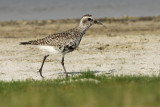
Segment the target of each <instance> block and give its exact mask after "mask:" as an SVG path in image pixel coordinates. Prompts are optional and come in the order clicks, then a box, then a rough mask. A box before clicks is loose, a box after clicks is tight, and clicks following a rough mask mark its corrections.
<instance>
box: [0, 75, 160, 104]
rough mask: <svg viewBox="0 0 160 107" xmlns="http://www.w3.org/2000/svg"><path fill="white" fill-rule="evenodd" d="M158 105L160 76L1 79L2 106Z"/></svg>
mask: <svg viewBox="0 0 160 107" xmlns="http://www.w3.org/2000/svg"><path fill="white" fill-rule="evenodd" d="M7 106H10V107H64V106H65V107H135V106H136V107H158V106H160V77H131V76H125V77H123V76H121V77H113V76H110V77H105V76H95V75H94V74H93V73H90V72H86V73H82V75H80V76H77V77H70V78H68V79H57V80H42V81H31V80H29V81H12V82H0V107H7Z"/></svg>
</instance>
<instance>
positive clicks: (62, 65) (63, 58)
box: [61, 55, 68, 78]
mask: <svg viewBox="0 0 160 107" xmlns="http://www.w3.org/2000/svg"><path fill="white" fill-rule="evenodd" d="M61 64H62V66H63V69H64V72H65V74H66V78H67V77H68V74H67V71H66V68H65V66H64V55H63V56H62V62H61Z"/></svg>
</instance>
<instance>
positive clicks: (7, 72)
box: [0, 34, 160, 81]
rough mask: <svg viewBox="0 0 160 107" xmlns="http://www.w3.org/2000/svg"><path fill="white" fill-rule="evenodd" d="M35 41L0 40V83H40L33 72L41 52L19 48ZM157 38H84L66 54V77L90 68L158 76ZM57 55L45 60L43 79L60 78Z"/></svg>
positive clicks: (159, 47) (159, 50) (159, 45)
mask: <svg viewBox="0 0 160 107" xmlns="http://www.w3.org/2000/svg"><path fill="white" fill-rule="evenodd" d="M33 39H35V38H0V50H1V51H0V80H4V81H11V80H26V79H35V80H40V79H41V77H40V75H39V73H37V71H38V69H39V67H40V65H41V62H42V59H43V56H44V55H45V53H44V52H41V51H40V50H39V49H37V48H33V47H29V46H22V45H19V42H21V41H28V40H33ZM159 41H160V35H149V34H148V35H123V36H115V37H107V36H105V35H98V36H84V37H83V39H82V42H81V44H80V46H79V48H78V49H77V50H76V51H74V52H72V53H70V54H68V55H66V57H65V66H66V69H67V71H68V72H75V73H71V74H70V75H76V74H79V73H78V72H80V71H85V70H87V69H90V70H92V71H95V73H96V74H106V75H110V74H108V73H111V75H149V76H152V75H155V76H158V75H159V73H160V42H159ZM60 62H61V56H60V55H54V56H50V57H48V59H47V60H46V63H45V65H44V68H43V75H44V77H45V79H52V78H59V77H64V73H63V69H62V66H61V64H60Z"/></svg>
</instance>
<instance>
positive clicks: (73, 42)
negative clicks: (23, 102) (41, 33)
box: [20, 14, 102, 78]
mask: <svg viewBox="0 0 160 107" xmlns="http://www.w3.org/2000/svg"><path fill="white" fill-rule="evenodd" d="M93 24H100V25H102V23H101V22H100V21H98V20H96V19H95V18H93V17H92V15H90V14H86V15H84V16H83V17H82V18H81V20H80V23H79V24H78V26H76V27H75V28H73V29H70V30H67V31H64V32H61V33H55V34H52V35H49V36H47V37H45V38H42V39H38V40H33V41H29V42H20V45H37V46H38V47H39V48H40V49H42V50H46V51H48V53H47V55H45V56H44V58H43V61H42V64H41V67H40V69H39V73H40V76H41V77H42V78H44V77H43V75H42V68H43V65H44V62H45V60H46V58H47V57H48V56H49V55H50V53H60V54H62V62H61V64H62V67H63V69H64V72H65V74H66V77H68V74H67V71H66V68H65V66H64V57H65V54H67V53H69V52H72V51H73V50H75V49H76V48H77V47H78V45H79V43H80V41H81V39H82V37H83V35H84V34H85V32H86V31H87V29H88V28H89V27H90V26H92V25H93Z"/></svg>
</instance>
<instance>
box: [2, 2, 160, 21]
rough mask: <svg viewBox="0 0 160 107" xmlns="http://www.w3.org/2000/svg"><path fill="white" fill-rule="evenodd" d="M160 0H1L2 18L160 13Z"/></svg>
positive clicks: (146, 14)
mask: <svg viewBox="0 0 160 107" xmlns="http://www.w3.org/2000/svg"><path fill="white" fill-rule="evenodd" d="M159 5H160V0H0V21H5V20H22V19H27V20H34V19H65V18H79V17H81V16H82V15H83V14H86V13H89V14H93V15H94V16H95V17H106V16H107V17H120V16H126V15H127V16H155V15H160V6H159Z"/></svg>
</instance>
